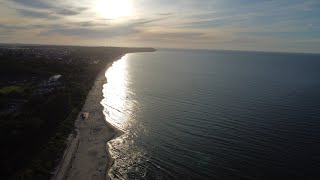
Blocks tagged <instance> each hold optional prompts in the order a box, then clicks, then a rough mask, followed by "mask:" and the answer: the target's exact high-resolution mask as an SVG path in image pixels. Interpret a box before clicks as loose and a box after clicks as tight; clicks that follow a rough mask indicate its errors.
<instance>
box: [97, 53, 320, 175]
mask: <svg viewBox="0 0 320 180" xmlns="http://www.w3.org/2000/svg"><path fill="white" fill-rule="evenodd" d="M319 69H320V56H319V55H306V54H280V53H248V52H210V51H158V52H155V53H140V54H129V55H126V56H125V57H123V58H122V59H121V60H119V61H117V62H115V63H114V65H113V66H112V67H111V68H109V70H108V71H107V72H106V77H107V79H108V83H106V85H105V86H104V89H103V91H104V95H105V97H104V99H103V100H102V104H103V105H104V107H105V109H104V113H105V115H106V120H107V121H108V122H110V123H111V124H113V125H114V126H116V127H117V128H119V129H121V130H123V131H124V132H125V133H124V135H122V136H121V137H119V138H117V139H115V140H112V141H111V142H110V143H109V146H110V151H111V153H112V156H113V157H114V158H115V160H116V161H115V165H114V166H113V168H112V169H111V170H110V173H109V174H110V176H111V177H113V178H124V179H240V178H242V179H276V178H282V179H287V178H291V179H292V178H301V179H318V178H320V175H319V170H320V169H319V167H320V122H319V121H320V111H319V110H320V93H319V92H320V78H319V77H320V71H319Z"/></svg>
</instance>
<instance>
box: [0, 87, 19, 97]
mask: <svg viewBox="0 0 320 180" xmlns="http://www.w3.org/2000/svg"><path fill="white" fill-rule="evenodd" d="M10 93H17V94H22V93H24V87H23V86H5V87H2V88H0V94H3V95H7V94H10Z"/></svg>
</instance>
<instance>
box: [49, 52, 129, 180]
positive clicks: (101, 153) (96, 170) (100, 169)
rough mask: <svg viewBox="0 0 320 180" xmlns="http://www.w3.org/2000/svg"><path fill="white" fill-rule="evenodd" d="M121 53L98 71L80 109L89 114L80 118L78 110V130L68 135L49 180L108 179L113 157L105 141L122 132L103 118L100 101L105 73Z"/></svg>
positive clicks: (76, 122) (76, 125) (76, 124)
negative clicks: (58, 162)
mask: <svg viewBox="0 0 320 180" xmlns="http://www.w3.org/2000/svg"><path fill="white" fill-rule="evenodd" d="M124 55H125V54H123V55H122V56H124ZM122 56H120V57H118V58H115V60H114V61H112V62H110V63H108V64H107V66H106V67H105V68H103V70H101V72H100V73H99V74H98V76H97V78H96V80H95V82H94V85H93V86H92V88H91V90H90V91H89V93H88V95H87V98H86V101H85V104H84V106H83V107H82V112H87V113H89V116H88V117H86V118H85V119H82V117H81V113H80V114H79V115H78V117H77V120H76V121H75V127H76V128H75V129H76V132H77V133H76V134H73V135H70V139H69V143H68V147H67V149H66V151H65V153H64V156H63V159H62V160H61V163H60V164H59V166H58V167H57V172H56V173H55V175H54V176H53V178H52V179H56V180H60V179H71V180H76V179H77V180H78V179H101V180H102V179H110V177H109V176H108V171H109V169H110V168H111V166H112V165H113V163H114V160H113V159H112V157H111V155H110V153H109V148H108V144H107V143H108V142H109V141H110V140H112V139H114V138H116V137H118V136H120V135H121V134H123V132H122V131H121V130H119V129H117V128H115V127H114V126H112V125H111V124H110V123H109V122H107V121H106V119H105V116H104V114H103V106H102V105H101V103H100V102H101V100H102V98H103V92H102V87H103V85H104V84H105V83H106V77H105V72H106V71H107V70H108V68H109V67H111V66H112V64H113V63H114V62H115V61H117V60H120V59H121V57H122Z"/></svg>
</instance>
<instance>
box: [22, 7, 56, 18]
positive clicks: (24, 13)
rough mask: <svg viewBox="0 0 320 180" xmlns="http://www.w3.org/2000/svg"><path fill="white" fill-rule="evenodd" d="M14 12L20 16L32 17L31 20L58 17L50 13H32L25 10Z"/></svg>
mask: <svg viewBox="0 0 320 180" xmlns="http://www.w3.org/2000/svg"><path fill="white" fill-rule="evenodd" d="M16 11H17V12H18V13H19V14H20V15H22V16H27V17H33V18H40V19H57V18H59V16H57V15H55V14H53V13H51V12H44V11H32V10H27V9H16Z"/></svg>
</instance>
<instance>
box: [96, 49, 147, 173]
mask: <svg viewBox="0 0 320 180" xmlns="http://www.w3.org/2000/svg"><path fill="white" fill-rule="evenodd" d="M128 68H129V67H128V55H126V56H123V57H122V58H121V59H120V60H118V61H116V62H114V63H113V65H112V66H111V67H110V68H108V70H107V71H106V73H105V76H106V78H107V83H106V84H105V85H104V86H103V95H104V99H103V100H102V101H101V104H102V105H103V107H104V111H103V113H104V115H105V118H106V121H108V122H109V123H110V124H111V125H113V126H114V127H116V128H118V129H120V130H122V131H123V132H124V134H123V135H121V136H120V137H117V138H116V139H113V140H111V141H109V142H108V148H109V152H110V155H111V157H112V158H113V159H114V160H115V162H114V165H113V167H112V168H111V169H110V171H109V173H108V174H109V176H110V177H111V179H128V176H132V175H133V176H136V177H137V176H140V177H141V176H143V175H139V174H141V173H146V167H145V166H144V165H143V164H144V163H145V162H146V161H147V160H146V158H145V157H146V154H145V151H144V150H143V149H140V148H138V147H137V146H136V145H135V140H136V139H137V138H138V135H137V134H138V133H141V132H142V133H143V132H145V128H144V127H143V125H142V124H140V123H139V122H138V121H137V120H136V119H135V118H134V117H135V116H134V113H133V112H135V114H136V113H138V112H139V104H138V102H137V101H136V100H135V94H134V93H133V92H132V90H131V89H130V83H129V82H130V76H129V74H128Z"/></svg>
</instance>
